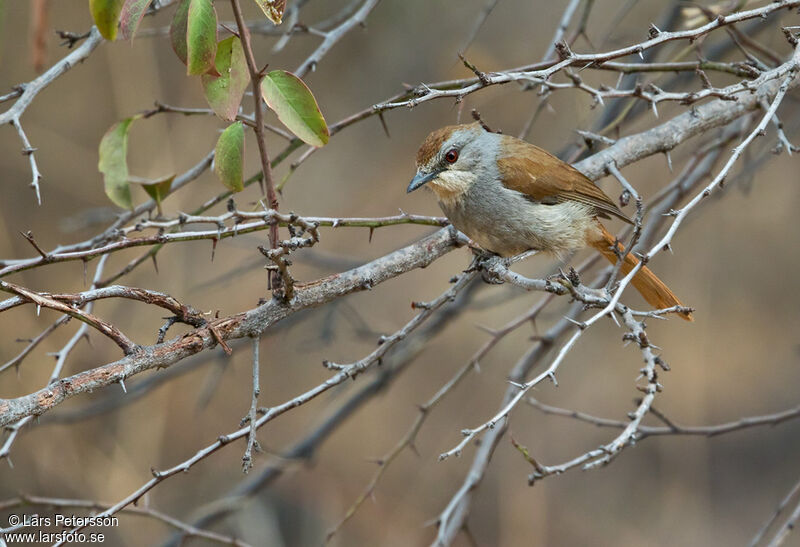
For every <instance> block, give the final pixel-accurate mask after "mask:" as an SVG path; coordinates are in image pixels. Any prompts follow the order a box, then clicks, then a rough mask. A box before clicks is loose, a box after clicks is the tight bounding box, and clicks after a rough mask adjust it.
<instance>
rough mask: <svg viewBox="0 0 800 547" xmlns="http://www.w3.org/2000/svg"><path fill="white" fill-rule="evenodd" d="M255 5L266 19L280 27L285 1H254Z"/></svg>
mask: <svg viewBox="0 0 800 547" xmlns="http://www.w3.org/2000/svg"><path fill="white" fill-rule="evenodd" d="M256 4H258V7H259V8H261V11H263V12H264V15H266V16H267V19H269V20H270V21H272V22H273V23H275V24H276V25H280V24H281V21H283V12H284V10H285V9H286V0H256Z"/></svg>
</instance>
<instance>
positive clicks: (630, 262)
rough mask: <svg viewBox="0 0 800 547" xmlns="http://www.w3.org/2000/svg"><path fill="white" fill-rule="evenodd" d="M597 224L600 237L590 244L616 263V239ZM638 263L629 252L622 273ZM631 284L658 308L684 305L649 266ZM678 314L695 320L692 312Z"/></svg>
mask: <svg viewBox="0 0 800 547" xmlns="http://www.w3.org/2000/svg"><path fill="white" fill-rule="evenodd" d="M597 224H598V226H599V227H600V237H599V238H597V239H595V240H594V241H591V242H590V244H591V245H592V247H594V248H595V249H597V250H598V251H600V254H602V255H603V256H604V257H606V258H607V259H608V261H609V262H611V263H612V264H616V263H617V254H616V253H615V252H614V241H615V239H614V237H613V236H612V235H611V234H610V233H608V231H607V230H606V229H605V228H604V227H603V225H602V224H600V223H599V222H598V223H597ZM619 249H620V250H621V251H624V247H622V245H620V246H619ZM638 263H639V259H637V258H636V257H635V256H633V253H628V254H627V255H626V256H625V262H624V264H622V268H621V270H622V275H627V274H628V273H629V272H630V271H631V270H632V269H633V267H634V266H636V265H637V264H638ZM631 284H632V285H633V286H634V287H636V290H637V291H639V294H641V295H642V296H643V297H644V299H645V300H647V303H648V304H650V305H651V306H653V307H654V308H655V309H657V310H660V309H664V308H671V307H673V306H683V304H681V301H680V300H678V297H677V296H675V294H673V292H672V291H671V290H669V287H667V286H666V285H665V284H664V282H663V281H661V280H660V279H659V278H658V277H656V274H654V273H653V272H652V271H651V270H650V269H649V268H648V267H647V266H642V268H641V269H640V270H639V271H638V272H637V273H636V275H635V276H633V279H631ZM678 315H679V316H680V318H681V319H685V320H686V321H694V319H693V318H692V313H691V312H688V311H687V312H679V313H678Z"/></svg>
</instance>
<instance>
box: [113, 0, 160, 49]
mask: <svg viewBox="0 0 800 547" xmlns="http://www.w3.org/2000/svg"><path fill="white" fill-rule="evenodd" d="M152 1H153V0H125V3H124V4H123V5H122V13H121V15H120V18H119V28H120V30H121V31H122V37H123V38H125V39H126V40H133V37H134V35H135V34H136V29H138V28H139V23H141V22H142V17H144V14H145V12H146V11H147V7H148V6H149V5H150V3H151V2H152Z"/></svg>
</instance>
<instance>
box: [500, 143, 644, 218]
mask: <svg viewBox="0 0 800 547" xmlns="http://www.w3.org/2000/svg"><path fill="white" fill-rule="evenodd" d="M502 146H503V148H504V152H505V154H504V156H503V157H502V158H501V159H499V160H497V167H498V168H499V169H500V173H501V174H502V175H503V182H504V184H505V186H506V187H507V188H509V189H511V190H516V191H517V192H521V193H523V194H525V195H526V196H529V197H530V198H531V199H532V200H534V201H536V202H539V203H544V204H545V205H555V204H556V203H563V202H565V201H577V202H579V203H583V204H586V205H589V206H590V207H592V208H593V209H594V211H595V214H596V215H598V216H601V217H605V218H608V216H609V215H611V216H615V217H617V218H620V219H622V220H624V221H625V222H627V223H629V224H633V222H631V219H629V218H628V217H627V216H626V215H625V213H623V212H622V211H620V210H619V207H617V205H616V204H615V203H614V202H613V201H611V198H609V197H608V196H607V195H605V193H604V192H603V191H602V190H601V189H600V188H598V187H597V186H596V185H595V184H594V183H593V182H592V181H590V180H589V179H588V178H586V175H584V174H583V173H581V172H580V171H578V170H577V169H575V168H574V167H572V166H571V165H570V164H568V163H566V162H563V161H561V160H560V159H558V158H557V157H555V156H554V155H552V154H550V153H549V152H547V151H546V150H542V149H541V148H539V147H538V146H534V145H533V144H530V143H528V142H525V141H523V140H520V139H517V138H514V137H510V136H508V135H504V136H503V140H502Z"/></svg>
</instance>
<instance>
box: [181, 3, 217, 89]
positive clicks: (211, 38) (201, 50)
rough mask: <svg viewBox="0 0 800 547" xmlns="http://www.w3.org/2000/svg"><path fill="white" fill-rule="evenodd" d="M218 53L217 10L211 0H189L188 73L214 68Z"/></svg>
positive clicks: (201, 72)
mask: <svg viewBox="0 0 800 547" xmlns="http://www.w3.org/2000/svg"><path fill="white" fill-rule="evenodd" d="M216 54H217V12H216V11H215V10H214V6H213V4H212V3H211V0H189V13H188V18H187V21H186V73H187V74H189V75H190V76H191V75H197V74H205V73H206V72H208V71H210V70H211V71H213V70H214V58H215V57H216Z"/></svg>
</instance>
